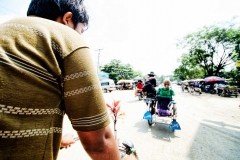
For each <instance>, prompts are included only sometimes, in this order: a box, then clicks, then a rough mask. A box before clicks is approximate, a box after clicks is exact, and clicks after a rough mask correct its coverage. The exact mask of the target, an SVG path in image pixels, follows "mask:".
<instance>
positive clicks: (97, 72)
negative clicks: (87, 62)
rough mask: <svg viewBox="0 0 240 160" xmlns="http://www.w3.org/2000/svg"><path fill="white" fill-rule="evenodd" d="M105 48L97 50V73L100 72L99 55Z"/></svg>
mask: <svg viewBox="0 0 240 160" xmlns="http://www.w3.org/2000/svg"><path fill="white" fill-rule="evenodd" d="M101 50H103V49H96V50H95V51H98V63H97V74H98V72H99V57H100V51H101Z"/></svg>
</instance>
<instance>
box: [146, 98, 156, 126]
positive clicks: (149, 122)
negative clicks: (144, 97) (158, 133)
mask: <svg viewBox="0 0 240 160" xmlns="http://www.w3.org/2000/svg"><path fill="white" fill-rule="evenodd" d="M149 111H150V113H151V115H153V114H155V113H153V111H154V110H153V102H152V103H151V104H150V106H149ZM152 118H153V117H152ZM152 124H153V120H148V125H149V126H152Z"/></svg>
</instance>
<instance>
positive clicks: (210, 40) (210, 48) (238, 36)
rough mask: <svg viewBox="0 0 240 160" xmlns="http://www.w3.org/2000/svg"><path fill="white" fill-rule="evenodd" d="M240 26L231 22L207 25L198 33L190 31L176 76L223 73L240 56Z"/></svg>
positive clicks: (180, 43) (180, 44)
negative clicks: (185, 51) (185, 50)
mask: <svg viewBox="0 0 240 160" xmlns="http://www.w3.org/2000/svg"><path fill="white" fill-rule="evenodd" d="M239 44H240V27H239V26H237V25H235V24H233V23H231V22H225V23H219V24H215V25H211V26H205V27H203V28H202V29H200V30H199V31H197V32H194V33H191V34H188V35H187V36H185V37H184V38H183V39H182V40H181V41H180V42H179V43H178V46H180V47H181V48H186V49H187V50H188V52H187V53H185V54H183V55H182V57H181V59H180V60H179V61H180V62H181V65H180V66H179V67H178V68H177V69H175V71H174V75H175V76H178V77H179V78H180V79H182V80H183V79H185V78H186V76H187V75H188V76H190V77H193V78H197V77H199V76H200V77H202V76H203V77H206V76H219V75H221V72H222V71H223V70H224V68H225V67H226V66H228V65H231V64H233V63H234V62H236V60H237V59H238V58H239V57H240V56H239V53H240V50H239Z"/></svg>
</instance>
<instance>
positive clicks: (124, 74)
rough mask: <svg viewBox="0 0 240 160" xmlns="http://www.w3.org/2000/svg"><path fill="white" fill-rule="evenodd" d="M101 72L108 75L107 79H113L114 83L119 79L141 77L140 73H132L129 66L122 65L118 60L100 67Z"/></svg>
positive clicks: (131, 68)
mask: <svg viewBox="0 0 240 160" xmlns="http://www.w3.org/2000/svg"><path fill="white" fill-rule="evenodd" d="M101 71H103V72H106V73H109V78H111V79H113V80H114V81H115V83H116V82H117V81H119V80H121V79H133V78H134V77H136V76H140V77H142V75H141V71H134V70H133V67H132V66H131V65H130V64H122V62H121V61H120V60H116V59H113V60H111V61H110V63H108V64H105V65H104V66H103V67H101Z"/></svg>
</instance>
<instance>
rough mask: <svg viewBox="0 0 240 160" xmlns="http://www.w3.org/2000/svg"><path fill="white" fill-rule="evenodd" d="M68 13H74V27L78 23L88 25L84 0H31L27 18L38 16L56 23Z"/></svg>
mask: <svg viewBox="0 0 240 160" xmlns="http://www.w3.org/2000/svg"><path fill="white" fill-rule="evenodd" d="M66 12H72V14H73V17H72V20H73V23H74V27H76V26H77V24H78V23H84V24H85V27H87V25H88V20H89V16H88V14H87V12H86V9H85V6H84V5H83V0H31V3H30V4H29V7H28V11H27V16H38V17H42V18H46V19H49V20H53V21H56V19H57V18H58V17H59V16H63V15H64V14H65V13H66Z"/></svg>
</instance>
